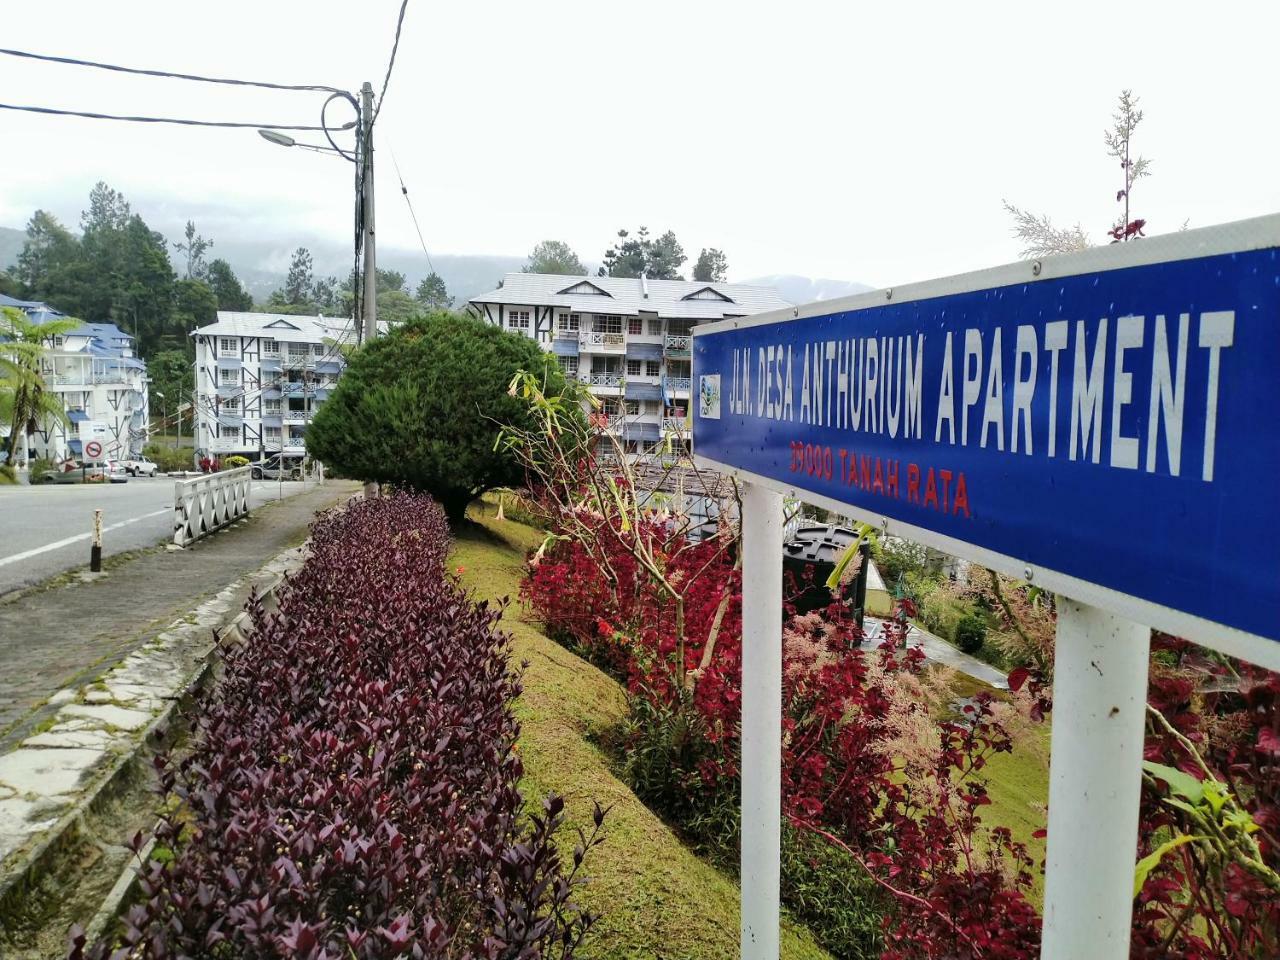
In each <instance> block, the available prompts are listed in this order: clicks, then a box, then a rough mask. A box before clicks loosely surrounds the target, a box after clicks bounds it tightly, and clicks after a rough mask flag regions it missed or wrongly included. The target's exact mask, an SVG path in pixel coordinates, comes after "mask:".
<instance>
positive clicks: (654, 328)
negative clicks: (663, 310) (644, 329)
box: [649, 317, 662, 337]
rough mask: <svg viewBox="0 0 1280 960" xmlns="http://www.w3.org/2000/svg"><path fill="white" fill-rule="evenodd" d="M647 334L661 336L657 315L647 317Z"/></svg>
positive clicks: (660, 324) (660, 326) (660, 322)
mask: <svg viewBox="0 0 1280 960" xmlns="http://www.w3.org/2000/svg"><path fill="white" fill-rule="evenodd" d="M649 336H651V337H660V336H662V321H661V320H659V319H658V318H657V317H650V318H649Z"/></svg>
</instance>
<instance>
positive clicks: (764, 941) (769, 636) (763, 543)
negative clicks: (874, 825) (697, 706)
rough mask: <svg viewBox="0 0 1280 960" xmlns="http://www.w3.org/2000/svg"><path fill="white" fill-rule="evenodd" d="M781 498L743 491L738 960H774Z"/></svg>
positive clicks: (749, 488) (760, 490) (758, 489)
mask: <svg viewBox="0 0 1280 960" xmlns="http://www.w3.org/2000/svg"><path fill="white" fill-rule="evenodd" d="M782 521H783V510H782V495H781V494H779V493H774V492H773V491H772V490H769V489H767V488H765V487H762V486H757V485H756V484H753V483H748V484H746V485H745V486H744V487H743V490H742V582H743V583H749V584H751V588H750V589H749V590H744V591H743V592H742V854H741V856H742V864H741V866H742V917H741V935H742V942H741V951H742V954H741V955H742V960H777V957H778V909H779V869H780V868H779V857H780V855H781V839H782V836H781V831H782V525H783V524H782Z"/></svg>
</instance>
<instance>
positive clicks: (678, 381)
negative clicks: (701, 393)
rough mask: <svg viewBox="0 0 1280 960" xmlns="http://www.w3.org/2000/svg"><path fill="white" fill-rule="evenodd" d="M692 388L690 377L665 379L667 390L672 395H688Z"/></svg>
mask: <svg viewBox="0 0 1280 960" xmlns="http://www.w3.org/2000/svg"><path fill="white" fill-rule="evenodd" d="M692 388H693V378H692V377H667V389H668V390H669V391H671V392H672V393H688V392H689V391H690V390H691V389H692Z"/></svg>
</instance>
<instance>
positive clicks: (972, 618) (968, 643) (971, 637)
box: [955, 613, 987, 653]
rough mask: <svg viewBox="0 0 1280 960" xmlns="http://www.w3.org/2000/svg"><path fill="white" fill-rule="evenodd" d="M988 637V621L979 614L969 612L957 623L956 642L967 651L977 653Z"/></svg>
mask: <svg viewBox="0 0 1280 960" xmlns="http://www.w3.org/2000/svg"><path fill="white" fill-rule="evenodd" d="M985 639H987V622H986V621H985V620H983V619H982V617H980V616H978V615H977V614H972V613H971V614H967V615H965V616H963V617H961V618H960V622H959V623H957V624H956V636H955V644H956V646H957V647H959V648H960V649H961V650H963V651H964V652H965V653H977V652H978V651H979V650H981V649H982V641H984V640H985Z"/></svg>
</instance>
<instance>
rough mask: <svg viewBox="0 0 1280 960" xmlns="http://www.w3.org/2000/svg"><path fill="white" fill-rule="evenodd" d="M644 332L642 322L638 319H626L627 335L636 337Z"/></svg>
mask: <svg viewBox="0 0 1280 960" xmlns="http://www.w3.org/2000/svg"><path fill="white" fill-rule="evenodd" d="M643 331H644V321H642V320H641V319H640V318H639V317H627V333H629V334H631V336H633V337H638V336H640V334H641V333H642V332H643Z"/></svg>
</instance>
